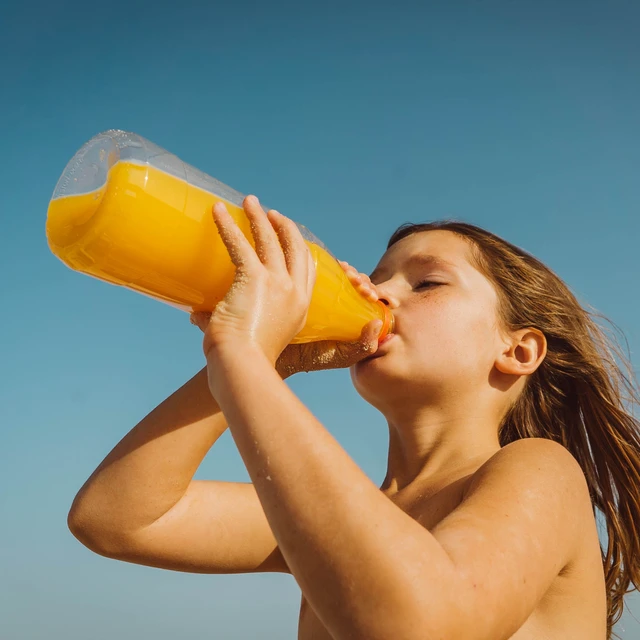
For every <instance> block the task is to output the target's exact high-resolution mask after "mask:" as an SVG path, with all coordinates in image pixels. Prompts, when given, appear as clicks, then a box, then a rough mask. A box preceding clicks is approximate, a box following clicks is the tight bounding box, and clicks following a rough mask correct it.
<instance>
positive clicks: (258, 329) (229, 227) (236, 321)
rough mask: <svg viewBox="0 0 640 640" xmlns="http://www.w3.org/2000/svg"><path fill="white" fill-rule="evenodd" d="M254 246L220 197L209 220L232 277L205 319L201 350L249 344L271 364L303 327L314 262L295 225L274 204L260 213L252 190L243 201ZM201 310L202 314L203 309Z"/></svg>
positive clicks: (207, 352) (207, 351)
mask: <svg viewBox="0 0 640 640" xmlns="http://www.w3.org/2000/svg"><path fill="white" fill-rule="evenodd" d="M243 208H244V212H245V214H246V216H247V219H248V220H249V224H250V227H251V233H252V235H253V239H254V241H255V249H254V248H253V247H252V246H251V243H250V242H249V241H248V240H247V239H246V238H245V236H244V235H243V233H242V231H241V230H240V228H239V227H238V225H237V224H236V222H235V220H234V219H233V218H232V217H231V215H230V214H229V212H228V211H227V208H226V207H225V206H224V204H223V203H221V202H218V203H216V205H215V207H214V209H213V218H214V222H215V224H216V226H217V228H218V231H219V232H220V236H221V238H222V241H223V243H224V245H225V246H226V248H227V250H228V252H229V256H230V258H231V261H232V262H233V264H234V265H235V267H236V273H235V279H234V282H233V284H232V285H231V287H230V288H229V291H228V292H227V294H226V295H225V297H224V299H223V300H222V301H221V302H220V303H218V304H217V305H216V308H215V309H214V310H213V312H212V313H211V314H210V316H209V318H208V321H207V322H206V324H205V323H204V321H203V319H202V314H195V315H197V316H198V317H199V321H198V322H197V323H198V326H200V328H202V329H203V331H204V342H203V350H204V353H205V356H206V357H207V360H209V358H210V356H214V355H215V354H219V353H222V352H223V351H224V352H229V350H230V349H231V350H233V349H234V347H237V346H240V345H241V346H242V347H243V348H245V349H246V347H247V346H249V347H255V348H256V349H258V350H260V351H262V352H263V353H264V354H265V355H266V356H267V357H268V358H269V360H270V362H272V363H273V364H274V365H275V363H276V361H277V359H278V357H279V356H280V354H281V353H282V351H283V349H284V348H285V347H286V346H287V345H288V344H289V343H290V342H291V340H292V339H293V338H294V336H296V335H297V334H298V333H299V332H300V331H301V329H302V328H303V327H304V325H305V322H306V318H307V312H308V309H309V304H310V302H311V294H312V292H313V286H314V284H315V265H314V262H313V258H312V256H311V252H310V250H309V248H308V247H307V245H306V243H305V241H304V239H303V237H302V235H301V233H300V231H299V229H298V227H297V226H296V224H295V223H294V222H293V221H292V220H290V219H289V218H287V217H285V216H283V215H281V214H280V213H278V212H277V211H275V210H270V211H269V212H268V213H267V214H266V215H265V212H264V210H263V209H262V207H261V206H260V203H259V202H258V199H257V198H256V197H255V196H247V197H246V198H245V199H244V202H243ZM205 315H206V314H205Z"/></svg>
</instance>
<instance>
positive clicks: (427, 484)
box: [381, 398, 500, 494]
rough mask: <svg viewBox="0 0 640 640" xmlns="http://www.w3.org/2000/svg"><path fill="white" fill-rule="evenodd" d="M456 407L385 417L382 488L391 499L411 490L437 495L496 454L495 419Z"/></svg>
mask: <svg viewBox="0 0 640 640" xmlns="http://www.w3.org/2000/svg"><path fill="white" fill-rule="evenodd" d="M474 404H475V406H474V407H473V409H472V408H471V407H469V406H465V405H464V403H461V402H456V403H453V405H452V406H450V407H446V408H443V407H433V406H429V407H420V408H417V409H413V410H409V411H407V410H406V409H405V410H404V412H403V413H397V414H394V415H392V416H391V415H387V423H388V426H389V457H388V466H387V475H386V477H385V480H384V483H383V485H382V487H381V489H382V490H383V491H385V493H389V494H395V493H398V492H399V491H402V490H404V489H407V488H408V487H410V486H417V485H419V486H420V488H421V489H422V490H425V489H426V490H429V489H432V490H434V491H435V490H437V488H438V487H439V486H442V485H443V484H444V483H448V482H450V481H453V480H455V479H457V478H460V477H462V476H464V475H467V474H468V473H472V472H473V471H475V470H476V469H477V468H478V467H479V466H481V465H482V464H483V463H484V462H486V461H487V460H488V459H489V458H490V457H491V456H492V455H493V454H494V453H496V452H497V451H499V449H500V443H499V441H498V426H499V418H498V416H497V415H496V414H495V412H493V411H488V410H487V411H482V410H481V407H478V403H477V398H476V399H475V403H474Z"/></svg>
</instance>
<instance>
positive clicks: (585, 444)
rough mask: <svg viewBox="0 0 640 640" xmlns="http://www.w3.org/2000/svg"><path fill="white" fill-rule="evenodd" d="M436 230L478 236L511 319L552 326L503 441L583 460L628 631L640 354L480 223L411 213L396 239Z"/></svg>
mask: <svg viewBox="0 0 640 640" xmlns="http://www.w3.org/2000/svg"><path fill="white" fill-rule="evenodd" d="M433 230H442V231H451V232H453V233H455V234H457V235H459V236H461V237H463V238H464V239H466V240H467V241H468V242H469V243H470V246H471V249H472V256H473V259H474V260H475V262H476V266H477V267H478V268H479V269H480V271H481V272H482V273H484V275H485V276H487V277H488V278H489V280H490V281H491V282H493V284H494V286H495V287H496V291H497V293H498V299H499V314H500V317H501V320H502V322H503V324H504V326H505V327H507V328H509V329H510V330H518V329H524V328H527V327H535V328H537V329H539V330H540V331H542V332H543V333H544V334H545V336H546V339H547V355H546V357H545V359H544V361H543V362H542V364H541V365H540V367H539V368H538V369H537V370H536V371H535V373H534V374H532V375H531V376H530V378H529V379H528V381H527V384H526V386H525V388H524V390H523V392H522V393H521V394H520V396H519V397H518V399H517V400H516V402H515V403H514V404H513V405H512V406H511V408H510V409H509V411H508V412H507V414H506V415H505V416H504V418H503V421H502V423H501V425H500V430H499V438H500V443H501V445H502V446H505V445H506V444H508V443H509V442H512V441H514V440H518V439H520V438H531V437H536V438H549V439H550V440H554V441H556V442H559V443H561V444H562V445H563V446H564V447H565V448H567V449H568V450H569V451H570V452H571V453H572V454H573V456H574V457H575V458H576V460H577V461H578V462H579V464H580V466H581V467H582V470H583V472H584V474H585V477H586V480H587V484H588V486H589V492H590V495H591V502H592V505H593V510H594V516H595V515H596V509H597V510H599V511H600V512H601V514H602V517H603V519H604V521H605V523H606V530H607V545H606V549H604V548H602V541H601V553H602V562H603V567H604V573H605V578H606V589H607V639H609V638H611V637H612V635H613V636H615V637H618V636H616V634H614V633H613V626H614V625H615V623H616V622H617V621H618V620H619V619H620V616H621V615H622V611H623V608H624V596H625V594H626V593H629V592H630V591H633V590H634V589H638V588H640V530H639V529H640V421H639V420H638V419H637V418H635V417H634V415H633V411H634V409H635V408H636V407H637V406H638V405H639V404H640V396H639V393H638V386H637V382H636V379H635V376H634V373H633V369H632V367H631V364H630V362H629V360H628V359H627V358H626V357H625V355H624V353H623V352H622V350H621V348H620V346H619V342H618V341H617V340H616V337H615V331H607V330H606V329H605V328H604V327H603V326H601V325H600V324H598V323H597V322H596V319H601V320H602V319H604V318H603V317H602V316H601V315H599V314H597V313H595V312H592V311H588V310H586V309H585V308H583V306H581V304H580V303H579V302H578V300H577V299H576V297H575V296H574V295H573V293H572V292H571V291H570V289H569V288H568V287H567V285H566V284H565V283H564V282H563V281H562V280H561V279H560V278H559V277H558V276H557V275H556V274H555V273H553V271H551V270H550V269H549V268H548V267H546V266H545V265H544V264H543V263H542V262H540V261H539V260H537V259H536V258H534V257H533V256H531V255H530V254H528V253H527V252H525V251H523V250H522V249H520V248H518V247H516V246H515V245H512V244H510V243H509V242H506V241H505V240H503V239H501V238H499V237H498V236H496V235H494V234H492V233H489V232H488V231H485V230H484V229H481V228H480V227H477V226H475V225H471V224H468V223H464V222H457V221H448V220H445V221H437V222H430V223H424V224H412V223H406V224H403V225H401V226H400V227H398V229H397V230H396V231H395V232H394V233H393V235H392V236H391V238H390V239H389V242H388V244H387V248H389V247H391V246H392V245H393V244H395V243H396V242H398V241H399V240H401V239H402V238H404V237H406V236H408V235H411V234H414V233H419V232H422V231H433ZM610 324H611V326H612V327H614V325H613V324H612V323H610ZM630 585H633V586H630Z"/></svg>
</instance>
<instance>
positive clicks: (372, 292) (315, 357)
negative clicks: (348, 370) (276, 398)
mask: <svg viewBox="0 0 640 640" xmlns="http://www.w3.org/2000/svg"><path fill="white" fill-rule="evenodd" d="M338 262H339V263H340V266H341V267H342V268H343V270H344V271H345V273H346V275H347V277H348V278H349V282H351V284H352V285H353V286H354V288H355V289H356V290H357V291H358V292H359V293H360V294H361V295H362V296H363V297H364V298H367V299H368V300H371V301H372V302H375V301H376V300H377V299H378V297H379V296H378V291H377V289H376V287H375V285H374V284H373V283H372V282H371V280H370V279H369V276H367V275H366V274H364V273H358V271H357V270H356V269H354V268H353V267H352V266H351V265H349V263H347V262H343V261H341V260H338ZM381 328H382V321H381V320H371V322H369V323H367V324H366V325H365V326H364V327H363V328H362V332H361V334H360V338H359V339H358V340H356V341H355V342H344V341H340V340H320V341H317V342H305V343H301V344H290V345H288V346H287V347H286V348H285V350H284V351H283V352H282V354H281V355H280V358H279V359H278V362H277V363H276V369H277V370H278V373H280V375H281V376H282V377H283V378H287V377H289V376H291V375H293V374H294V373H298V372H300V371H305V372H309V371H319V370H321V369H342V368H344V367H350V366H352V365H354V364H355V363H356V362H359V361H360V360H362V359H363V358H366V357H367V356H370V355H372V354H373V353H375V352H376V351H377V350H378V336H379V335H380V329H381Z"/></svg>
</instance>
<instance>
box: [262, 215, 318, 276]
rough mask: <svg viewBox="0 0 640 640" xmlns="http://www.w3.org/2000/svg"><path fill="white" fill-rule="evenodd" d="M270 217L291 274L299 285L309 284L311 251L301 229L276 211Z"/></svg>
mask: <svg viewBox="0 0 640 640" xmlns="http://www.w3.org/2000/svg"><path fill="white" fill-rule="evenodd" d="M268 215H269V218H270V220H271V221H272V223H273V228H274V229H275V232H276V233H277V234H278V238H279V240H280V244H281V245H282V251H283V254H284V260H285V262H286V265H287V270H288V271H289V274H290V275H291V277H292V278H293V279H294V280H295V281H296V282H297V283H298V284H301V283H306V282H308V278H309V255H310V253H311V251H310V249H309V247H307V243H306V242H305V241H304V238H303V237H302V234H301V233H300V229H298V226H297V225H296V223H295V222H294V221H293V220H291V219H289V218H287V217H286V216H283V215H282V214H281V213H279V212H278V211H276V210H275V209H272V210H271V211H269V213H268ZM314 266H315V265H314Z"/></svg>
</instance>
